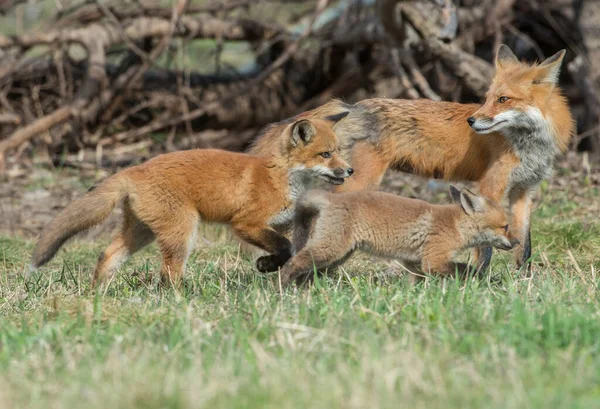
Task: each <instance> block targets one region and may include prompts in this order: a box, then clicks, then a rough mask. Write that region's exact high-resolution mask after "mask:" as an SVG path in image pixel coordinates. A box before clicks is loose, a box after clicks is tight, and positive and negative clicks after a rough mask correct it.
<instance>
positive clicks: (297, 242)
mask: <svg viewBox="0 0 600 409" xmlns="http://www.w3.org/2000/svg"><path fill="white" fill-rule="evenodd" d="M330 194H331V193H329V192H326V191H324V190H309V191H308V192H306V193H304V194H303V195H302V196H300V198H299V199H298V201H297V202H296V210H295V215H294V236H293V246H294V252H295V253H297V252H298V251H299V250H300V249H301V248H302V247H304V246H305V245H306V242H307V241H308V238H309V237H310V235H311V233H312V230H313V227H314V224H315V222H316V220H317V218H318V216H319V214H320V213H321V209H322V208H323V207H325V206H327V205H328V204H329V195H330Z"/></svg>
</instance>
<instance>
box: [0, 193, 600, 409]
mask: <svg viewBox="0 0 600 409" xmlns="http://www.w3.org/2000/svg"><path fill="white" fill-rule="evenodd" d="M560 195H561V193H559V192H551V194H548V195H545V196H544V199H543V203H542V205H541V207H539V208H538V209H537V211H536V216H535V222H534V247H535V248H534V252H535V254H536V260H535V265H534V268H533V277H531V278H527V277H523V276H517V275H516V274H515V272H514V269H513V264H512V260H511V259H510V257H509V255H508V254H505V253H504V254H501V253H496V257H495V258H494V265H493V272H494V274H496V275H500V276H501V280H500V281H499V282H489V281H469V282H466V283H465V282H460V281H457V280H453V279H448V280H440V279H435V278H431V279H427V280H426V281H425V282H423V283H419V284H417V285H411V284H409V282H408V280H405V279H404V278H402V277H398V276H392V275H389V274H385V273H384V271H385V270H386V267H387V264H385V263H383V262H373V261H372V260H370V259H369V258H366V257H358V258H356V259H354V260H352V261H351V262H349V263H348V264H346V266H345V268H344V269H343V270H342V271H340V272H338V273H336V274H332V275H330V276H328V277H325V278H323V279H321V280H318V281H317V282H316V284H315V286H314V287H312V288H311V289H308V290H293V289H292V290H289V291H284V292H283V293H280V291H279V286H278V280H277V276H276V275H261V274H259V273H256V272H255V270H254V269H253V266H252V263H251V259H250V257H249V256H247V255H245V254H244V253H243V252H240V250H239V247H238V246H237V245H236V243H235V242H233V241H231V240H228V239H227V233H226V232H223V231H222V230H218V229H210V228H209V229H203V232H202V233H203V234H201V235H200V236H201V239H200V240H199V245H198V249H197V251H196V252H194V254H193V255H192V257H191V259H190V264H189V266H188V270H187V272H186V279H185V285H184V286H183V288H182V289H181V290H180V291H175V290H172V289H162V288H159V287H158V286H157V285H156V277H155V275H154V274H153V272H154V271H156V270H157V268H158V265H159V257H158V253H157V250H156V247H155V246H152V247H150V248H148V249H146V250H144V251H142V252H141V253H139V254H137V255H136V256H135V257H134V258H133V259H132V260H131V261H130V262H129V263H127V264H126V265H125V266H124V268H123V269H122V270H121V271H120V272H119V274H118V275H117V276H116V277H115V279H114V280H113V281H112V282H111V284H110V286H109V287H108V288H107V289H105V290H103V291H101V292H94V291H92V290H91V289H90V288H89V285H90V275H91V272H92V269H93V267H94V263H95V260H96V257H97V254H98V253H99V252H100V251H101V249H102V248H103V246H104V245H106V242H102V243H100V242H94V243H90V242H85V241H75V242H72V243H70V244H69V245H67V246H66V247H65V248H64V250H61V252H60V253H59V255H58V257H56V258H55V259H54V260H53V261H52V262H51V263H50V264H49V266H48V267H47V268H44V269H42V270H41V271H40V272H38V273H37V274H36V275H33V276H32V277H31V278H30V279H28V280H25V279H24V277H23V275H22V271H23V269H24V267H25V266H26V265H27V262H28V256H29V254H30V251H31V248H32V245H33V243H32V242H31V241H28V240H23V239H18V238H8V237H2V238H0V407H2V408H11V407H14V408H24V407H27V408H48V407H51V408H72V407H85V408H105V407H111V408H199V407H206V408H227V409H232V408H375V407H382V408H398V407H411V408H428V409H429V408H480V407H485V408H538V407H552V408H592V407H600V319H599V318H600V302H599V301H600V300H599V297H598V290H597V286H598V285H599V284H600V283H599V280H598V278H597V272H598V270H600V264H599V262H598V254H599V252H600V224H598V221H597V220H595V218H596V216H594V215H591V214H587V215H586V213H585V212H580V211H579V210H580V207H576V208H574V206H572V203H571V202H569V201H568V200H563V199H564V198H562V197H559V196H560ZM594 200H597V198H593V197H591V198H590V201H589V203H591V204H594V203H595V202H594ZM569 252H570V253H571V254H572V257H571V256H569ZM572 259H573V260H576V262H577V267H575V265H574V263H573V261H572Z"/></svg>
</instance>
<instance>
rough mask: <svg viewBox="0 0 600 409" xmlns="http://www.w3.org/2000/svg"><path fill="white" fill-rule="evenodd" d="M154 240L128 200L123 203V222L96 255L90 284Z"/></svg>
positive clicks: (110, 272)
mask: <svg viewBox="0 0 600 409" xmlns="http://www.w3.org/2000/svg"><path fill="white" fill-rule="evenodd" d="M153 240H154V234H153V233H152V231H151V230H150V229H149V228H148V226H146V225H145V224H144V223H142V222H141V221H140V220H139V219H138V218H137V217H136V216H135V215H134V214H133V212H132V211H131V208H130V206H129V202H128V201H125V202H124V204H123V224H122V226H121V231H120V232H119V233H118V234H117V236H116V237H115V238H114V239H113V241H112V243H111V244H110V245H109V246H108V247H107V248H106V250H104V251H103V252H102V253H101V254H100V257H98V264H97V265H96V270H95V272H94V279H93V282H92V286H95V285H97V284H99V283H101V282H103V281H104V280H105V279H106V278H107V277H109V276H110V274H112V273H113V272H114V271H115V270H116V269H117V268H119V266H120V265H121V264H122V263H123V262H124V261H125V260H127V258H128V257H129V256H131V255H132V254H133V253H135V252H136V251H138V250H140V249H142V248H143V247H145V246H147V245H148V244H150V243H151V242H152V241H153Z"/></svg>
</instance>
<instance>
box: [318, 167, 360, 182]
mask: <svg viewBox="0 0 600 409" xmlns="http://www.w3.org/2000/svg"><path fill="white" fill-rule="evenodd" d="M332 173H333V174H329V173H324V174H321V175H320V177H321V179H323V180H325V181H326V182H329V183H331V184H333V185H341V184H343V183H344V179H345V178H348V177H350V176H352V174H353V173H354V169H352V168H346V169H342V168H337V169H335V170H334V171H333V172H332Z"/></svg>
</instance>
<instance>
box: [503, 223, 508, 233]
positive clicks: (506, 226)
mask: <svg viewBox="0 0 600 409" xmlns="http://www.w3.org/2000/svg"><path fill="white" fill-rule="evenodd" d="M502 229H503V230H504V232H505V233H508V224H507V225H504V226H502Z"/></svg>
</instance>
